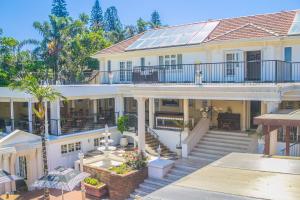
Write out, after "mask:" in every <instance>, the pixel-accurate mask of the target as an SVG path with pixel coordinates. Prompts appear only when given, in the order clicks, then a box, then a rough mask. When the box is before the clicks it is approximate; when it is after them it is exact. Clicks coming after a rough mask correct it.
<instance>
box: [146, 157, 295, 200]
mask: <svg viewBox="0 0 300 200" xmlns="http://www.w3.org/2000/svg"><path fill="white" fill-rule="evenodd" d="M200 196H201V200H254V199H255V200H258V199H264V200H265V199H272V200H299V199H300V160H299V159H293V158H278V157H272V158H269V157H264V156H263V155H259V154H241V153H232V154H229V155H227V156H225V157H224V158H221V159H220V160H218V161H216V162H214V163H212V164H210V165H208V166H206V167H204V168H202V169H200V170H198V171H196V172H194V173H192V174H190V175H188V176H186V177H184V178H182V179H180V180H178V181H177V182H175V183H172V184H170V185H168V186H166V187H164V188H162V189H160V190H157V191H156V192H153V193H151V194H149V195H148V196H146V197H145V198H144V199H145V200H182V199H189V200H198V199H199V197H200Z"/></svg>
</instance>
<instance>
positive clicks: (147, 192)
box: [134, 187, 155, 194]
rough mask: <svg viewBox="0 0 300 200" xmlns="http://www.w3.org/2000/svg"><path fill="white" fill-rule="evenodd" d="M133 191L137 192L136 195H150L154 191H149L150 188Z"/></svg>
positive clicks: (139, 188)
mask: <svg viewBox="0 0 300 200" xmlns="http://www.w3.org/2000/svg"><path fill="white" fill-rule="evenodd" d="M134 191H135V192H137V193H140V194H150V193H152V192H153V191H155V189H153V188H151V189H150V188H145V187H138V188H137V189H135V190H134Z"/></svg>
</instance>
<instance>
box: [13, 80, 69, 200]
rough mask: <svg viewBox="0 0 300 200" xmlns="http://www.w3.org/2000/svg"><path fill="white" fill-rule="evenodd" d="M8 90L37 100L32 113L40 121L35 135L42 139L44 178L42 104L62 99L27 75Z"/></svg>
mask: <svg viewBox="0 0 300 200" xmlns="http://www.w3.org/2000/svg"><path fill="white" fill-rule="evenodd" d="M10 88H11V89H13V90H19V91H23V92H25V93H27V94H29V95H31V96H32V97H34V98H35V99H36V100H37V106H36V108H35V107H34V108H33V111H34V113H35V115H36V117H37V118H38V119H39V121H40V129H39V130H38V131H37V133H38V134H39V135H40V136H41V139H42V152H43V153H42V154H43V157H42V158H43V166H44V176H47V175H48V160H47V149H46V137H45V114H46V113H45V112H46V111H45V107H44V102H45V101H46V102H47V101H54V100H56V99H58V98H63V99H65V97H63V96H62V95H61V94H60V93H59V92H57V91H55V90H54V89H53V88H52V87H50V86H46V85H40V84H39V82H38V80H37V79H36V78H35V77H34V76H31V75H27V76H25V77H24V78H22V79H21V80H18V81H16V82H14V83H12V84H10ZM44 199H45V200H48V199H50V196H49V188H47V187H45V188H44Z"/></svg>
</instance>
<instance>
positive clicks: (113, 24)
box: [104, 6, 122, 32]
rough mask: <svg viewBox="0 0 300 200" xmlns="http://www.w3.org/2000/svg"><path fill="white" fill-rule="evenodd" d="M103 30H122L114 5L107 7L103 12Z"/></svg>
mask: <svg viewBox="0 0 300 200" xmlns="http://www.w3.org/2000/svg"><path fill="white" fill-rule="evenodd" d="M104 23H105V31H107V32H110V31H120V30H122V23H121V21H120V19H119V16H118V10H117V8H116V7H114V6H111V7H109V8H107V10H106V11H105V14H104Z"/></svg>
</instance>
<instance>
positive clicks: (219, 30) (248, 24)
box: [99, 11, 297, 54]
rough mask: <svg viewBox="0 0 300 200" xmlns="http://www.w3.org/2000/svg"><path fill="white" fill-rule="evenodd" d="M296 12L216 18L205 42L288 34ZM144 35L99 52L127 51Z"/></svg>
mask: <svg viewBox="0 0 300 200" xmlns="http://www.w3.org/2000/svg"><path fill="white" fill-rule="evenodd" d="M296 13H297V11H282V12H278V13H272V14H260V15H253V16H245V17H237V18H230V19H221V20H214V21H219V22H220V23H219V24H218V25H217V27H216V28H215V29H214V30H213V31H212V32H211V33H210V34H209V36H208V37H207V38H206V39H205V40H204V42H206V43H208V42H210V41H226V40H234V39H250V38H263V37H271V36H273V37H279V36H286V35H287V34H288V31H289V29H290V27H291V24H292V22H293V20H294V17H295V14H296ZM142 35H143V33H141V34H138V35H136V36H133V37H132V38H129V39H127V40H124V41H122V42H119V43H117V44H115V45H112V46H110V47H108V48H106V49H103V50H102V51H100V52H99V54H113V53H122V52H125V51H126V48H127V47H129V46H130V45H131V44H133V43H134V42H135V41H137V40H138V39H139V38H140V37H141V36H142Z"/></svg>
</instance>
